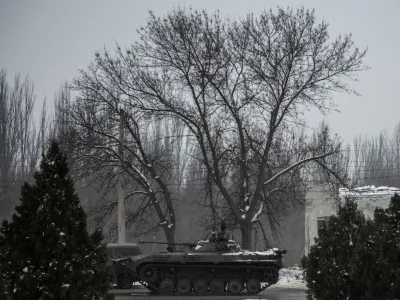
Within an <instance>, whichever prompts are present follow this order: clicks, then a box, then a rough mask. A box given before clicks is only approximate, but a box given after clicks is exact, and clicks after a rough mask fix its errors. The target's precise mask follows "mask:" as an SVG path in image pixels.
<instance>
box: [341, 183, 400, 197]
mask: <svg viewBox="0 0 400 300" xmlns="http://www.w3.org/2000/svg"><path fill="white" fill-rule="evenodd" d="M395 193H399V194H400V188H397V187H388V186H378V187H376V186H375V185H366V186H360V187H356V188H354V189H351V190H349V189H347V188H339V195H340V196H343V197H344V196H350V197H367V196H380V195H388V196H392V195H394V194H395Z"/></svg>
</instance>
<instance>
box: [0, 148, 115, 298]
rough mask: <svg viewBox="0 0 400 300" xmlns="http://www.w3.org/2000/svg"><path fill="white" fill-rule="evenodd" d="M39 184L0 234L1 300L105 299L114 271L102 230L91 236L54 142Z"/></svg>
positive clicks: (24, 193)
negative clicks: (108, 261)
mask: <svg viewBox="0 0 400 300" xmlns="http://www.w3.org/2000/svg"><path fill="white" fill-rule="evenodd" d="M34 179H35V184H32V185H31V184H28V183H25V184H24V185H23V186H22V190H21V203H20V204H19V205H18V206H16V209H15V210H16V212H15V213H14V214H13V216H12V220H11V221H10V222H8V221H4V222H3V224H2V226H1V230H0V254H1V256H0V285H1V288H0V292H1V293H2V294H1V295H0V296H1V297H3V298H1V297H0V299H29V300H35V299H41V300H47V299H49V300H50V299H51V300H54V299H63V300H64V299H65V300H67V299H71V300H80V299H90V300H92V299H103V298H104V297H105V296H106V294H107V291H108V289H109V287H110V280H111V276H112V275H111V272H110V270H109V269H108V267H106V261H107V257H106V252H105V246H104V245H102V244H101V242H102V239H103V237H102V232H101V230H96V231H95V232H94V233H93V234H92V235H89V234H88V232H87V225H86V214H85V212H84V210H83V208H82V207H81V205H80V203H79V199H78V196H77V194H76V193H75V189H74V184H73V180H72V178H71V177H70V175H69V170H68V166H67V163H66V156H65V155H64V154H63V153H62V152H61V151H60V148H59V145H58V143H57V142H53V143H52V144H51V146H50V148H49V150H48V151H47V153H46V155H44V156H43V158H42V161H41V164H40V170H39V171H38V172H36V173H35V176H34Z"/></svg>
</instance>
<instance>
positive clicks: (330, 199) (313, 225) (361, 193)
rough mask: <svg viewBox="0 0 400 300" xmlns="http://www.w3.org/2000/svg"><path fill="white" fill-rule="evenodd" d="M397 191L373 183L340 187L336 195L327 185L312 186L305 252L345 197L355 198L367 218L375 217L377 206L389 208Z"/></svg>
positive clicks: (309, 193)
mask: <svg viewBox="0 0 400 300" xmlns="http://www.w3.org/2000/svg"><path fill="white" fill-rule="evenodd" d="M395 193H398V194H399V195H400V189H399V188H394V187H387V186H380V187H375V186H373V185H371V186H364V187H359V188H355V189H354V190H352V191H349V190H348V189H343V188H340V189H339V191H338V192H337V194H336V195H333V194H332V193H331V192H330V191H329V188H328V186H326V185H317V186H313V187H312V188H310V190H309V191H308V193H307V204H306V209H305V224H304V227H305V243H304V247H305V249H304V252H305V254H306V255H307V254H308V251H309V249H310V247H311V246H312V245H313V244H314V239H315V238H316V237H318V228H319V226H321V225H322V224H323V223H324V222H326V221H328V219H329V217H330V216H332V215H334V214H336V211H337V206H338V204H339V202H340V201H343V200H344V199H345V197H351V198H353V199H355V200H356V202H357V206H358V209H360V210H361V211H363V212H364V215H365V216H366V217H367V218H373V215H374V211H375V208H377V207H381V208H387V207H388V206H389V203H390V199H391V197H393V195H394V194H395Z"/></svg>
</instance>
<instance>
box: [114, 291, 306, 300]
mask: <svg viewBox="0 0 400 300" xmlns="http://www.w3.org/2000/svg"><path fill="white" fill-rule="evenodd" d="M111 293H113V294H115V295H116V296H115V300H147V299H149V300H154V299H162V300H173V299H179V300H189V299H190V300H200V299H204V300H225V299H227V300H228V299H229V300H234V299H237V300H239V299H240V300H249V299H251V300H253V299H254V300H256V299H257V300H305V299H306V294H305V292H304V291H300V290H289V289H288V290H285V289H271V290H264V291H262V292H261V293H260V294H258V295H253V296H249V295H242V296H202V297H198V296H186V297H185V296H160V295H155V294H151V293H148V291H147V290H146V289H143V288H135V289H132V290H113V291H112V292H111Z"/></svg>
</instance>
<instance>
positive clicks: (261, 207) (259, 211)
mask: <svg viewBox="0 0 400 300" xmlns="http://www.w3.org/2000/svg"><path fill="white" fill-rule="evenodd" d="M262 210H263V203H262V202H261V205H260V208H259V209H258V211H257V212H256V214H255V215H254V217H253V219H252V220H251V221H252V222H255V221H257V219H258V217H259V216H260V215H261V213H262Z"/></svg>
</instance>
